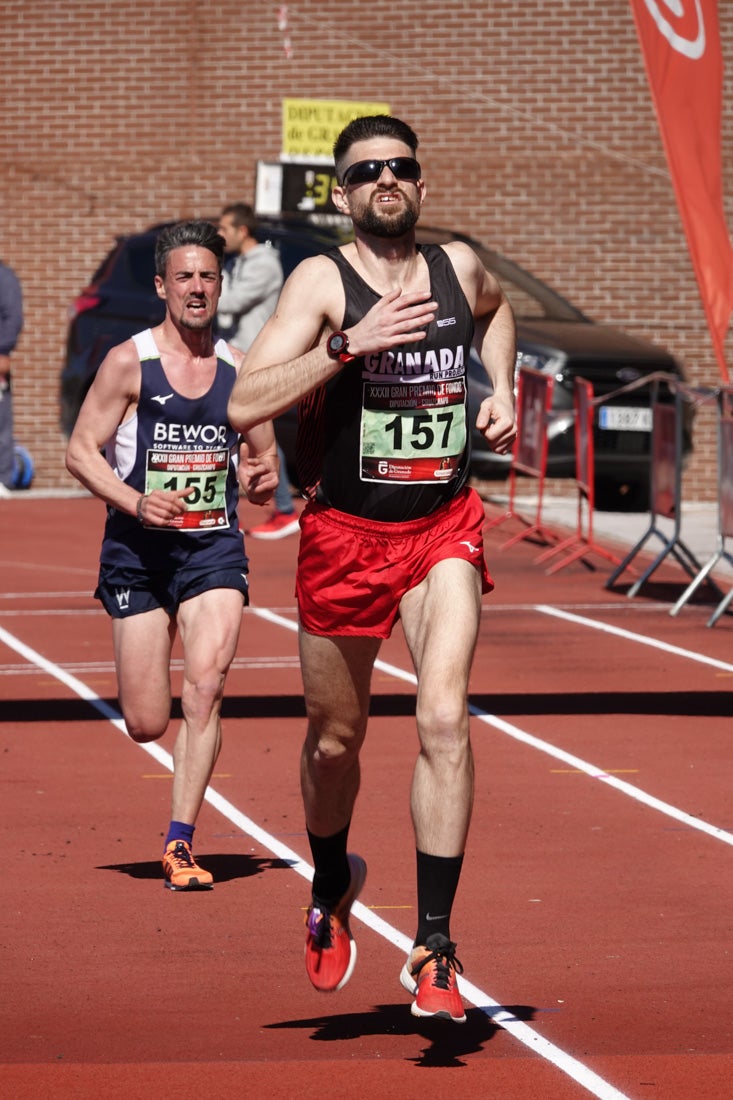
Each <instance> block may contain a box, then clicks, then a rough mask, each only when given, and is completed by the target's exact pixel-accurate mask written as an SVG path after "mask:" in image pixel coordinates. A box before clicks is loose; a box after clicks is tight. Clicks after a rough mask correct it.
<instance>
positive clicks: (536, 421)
mask: <svg viewBox="0 0 733 1100" xmlns="http://www.w3.org/2000/svg"><path fill="white" fill-rule="evenodd" d="M554 382H555V380H554V378H552V377H551V376H550V375H548V374H542V372H541V371H538V370H533V369H532V368H531V367H522V369H521V370H520V371H519V379H518V383H517V438H516V440H515V441H514V449H513V451H512V465H511V470H510V473H509V504H508V507H507V510H506V512H504V513H503V515H500V516H497V517H496V518H495V519H492V520H488V521H487V523H486V525H485V529H486V530H488V529H490V528H492V527H498V526H499V525H500V524H502V523H505V522H506V521H507V520H509V519H516V520H519V522H520V523H522V524H524V528H525V529H524V530H523V531H520V532H519V534H517V535H514V536H513V537H512V538H510V539H508V540H507V541H506V542H504V543H502V544H501V546H500V547H499V549H500V550H504V549H506V548H507V547H508V546H512V545H513V544H514V543H515V542H519V540H520V539H525V538H529V537H530V536H532V537H534V538H535V539H537V540H538V541H541V542H544V543H554V542H557V541H558V536H557V535H556V534H554V532H552V531H548V530H547V529H546V528H545V527H543V525H542V497H543V494H544V485H545V474H546V471H547V446H548V441H547V425H548V421H549V418H550V409H551V407H552V390H553V386H554ZM517 474H521V475H523V476H525V477H529V478H532V479H533V480H534V481H536V483H537V511H536V513H535V517H534V520H532V519H530V518H528V517H526V516H524V515H522V514H521V513H520V512H518V511H517V510H516V508H515V499H516V484H517Z"/></svg>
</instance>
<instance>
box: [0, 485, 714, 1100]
mask: <svg viewBox="0 0 733 1100" xmlns="http://www.w3.org/2000/svg"><path fill="white" fill-rule="evenodd" d="M244 511H245V519H246V520H252V519H253V518H255V510H254V509H252V508H250V507H249V506H245V510H244ZM256 515H257V516H260V515H261V513H256ZM102 518H103V509H102V507H101V505H100V504H99V503H98V502H96V501H94V500H91V499H87V498H85V497H80V498H72V499H68V500H54V499H51V500H39V499H28V500H20V501H18V500H14V501H13V502H12V503H9V502H0V569H1V575H2V594H0V721H1V722H2V724H1V725H0V761H1V764H0V797H1V804H2V808H3V812H2V815H1V817H0V821H1V823H2V846H1V849H0V850H2V852H3V860H4V867H3V876H2V877H3V888H2V895H3V902H2V912H3V922H2V923H3V926H4V931H3V935H2V938H1V939H0V964H1V970H2V978H3V989H4V992H3V996H2V998H1V999H0V1036H1V1037H0V1063H2V1065H0V1096H2V1097H3V1098H6V1097H7V1098H13V1100H16V1098H17V1100H21V1098H26V1097H28V1098H31V1097H32V1098H34V1100H35V1098H37V1097H41V1096H45V1097H67V1096H68V1097H85V1098H86V1097H95V1098H96V1097H110V1098H111V1097H126V1098H138V1097H140V1098H147V1097H153V1098H157V1097H160V1098H167V1097H179V1096H180V1097H188V1096H194V1095H198V1094H200V1093H202V1092H203V1091H206V1093H207V1094H208V1095H210V1096H213V1097H217V1098H219V1097H222V1098H229V1097H249V1096H252V1097H254V1096H267V1097H276V1098H279V1097H316V1096H321V1095H322V1094H324V1093H326V1094H335V1095H339V1096H340V1097H345V1098H352V1097H353V1098H356V1097H366V1096H379V1097H392V1096H394V1097H400V1098H402V1100H409V1098H412V1097H415V1098H417V1097H420V1098H422V1097H424V1096H425V1095H428V1096H433V1097H444V1096H445V1097H448V1096H453V1095H454V1094H456V1093H457V1090H460V1095H461V1096H462V1097H467V1098H469V1100H470V1098H472V1097H479V1096H480V1097H501V1098H503V1100H512V1098H515V1097H517V1098H518V1097H522V1098H525V1097H542V1098H545V1097H548V1098H552V1100H565V1098H568V1100H570V1098H580V1097H587V1096H598V1097H604V1098H608V1100H611V1098H618V1097H628V1098H633V1100H636V1098H646V1097H653V1098H659V1100H691V1098H694V1100H705V1098H710V1100H720V1098H722V1097H724V1096H727V1095H729V1091H728V1090H729V1088H730V1081H731V1079H733V1034H732V1032H733V1012H732V1011H731V1008H732V1005H731V1000H732V998H731V989H733V973H731V912H733V878H732V877H731V873H730V861H731V843H733V802H732V796H731V783H730V757H731V753H730V728H731V723H730V718H731V710H732V707H731V686H733V679H732V678H733V647H732V646H731V631H732V630H733V619H731V618H730V617H728V616H726V617H725V618H724V619H723V620H721V622H720V623H719V624H718V626H717V628H716V629H715V630H710V629H707V628H706V626H705V623H706V622H707V619H708V617H709V614H710V604H709V603H708V604H705V603H704V602H703V597H704V593H702V594H701V595H700V596H699V597H698V600H697V602H693V603H691V604H690V605H689V606H688V607H687V608H686V609H685V612H684V614H683V615H681V616H679V617H677V618H672V617H670V616H669V614H668V610H669V607H670V604H671V602H673V601H674V600H675V599H676V598H677V596H678V595H679V594H680V592H681V591H682V589H683V588H684V587H685V585H686V583H687V578H686V577H685V576H684V575H683V574H682V573H681V571H679V570H678V569H677V567H676V566H674V565H670V566H669V567H663V568H662V569H660V570H659V573H658V574H655V576H654V584H652V585H649V586H647V588H646V589H645V591H644V594H643V596H642V597H637V598H635V599H633V600H629V599H628V598H627V597H626V595H625V588H626V586H624V587H622V588H619V589H618V590H617V591H614V592H608V591H606V590H605V589H604V587H603V582H604V580H605V578H606V576H607V575H608V572H609V571H610V568H611V567H610V565H608V563H606V562H604V561H601V562H599V569H598V571H591V570H589V569H588V568H587V567H585V566H583V565H582V564H580V563H576V564H574V565H571V566H569V567H568V568H566V569H564V570H562V571H561V572H559V573H557V574H555V575H554V576H552V577H548V576H546V575H545V573H544V572H543V566H542V565H538V564H537V562H536V558H537V556H538V554H539V553H540V551H541V549H542V547H538V546H537V545H534V544H530V543H529V542H528V541H527V540H522V541H521V542H519V543H517V544H516V545H515V546H514V547H512V548H510V549H507V550H503V551H500V550H499V547H500V545H501V544H502V543H503V542H505V541H506V539H507V537H508V535H509V534H510V533H512V530H513V529H511V528H510V525H503V526H501V527H500V528H495V529H493V530H491V531H490V532H489V533H488V534H487V556H488V559H489V563H490V568H491V571H492V574H493V576H494V579H495V581H496V585H497V587H496V591H495V593H494V594H493V595H492V596H490V597H488V598H487V599H486V600H485V612H484V617H483V624H482V631H481V637H480V641H479V646H478V650H477V654H476V661H475V665H474V672H473V678H472V685H471V689H472V694H471V704H472V710H473V714H474V718H473V730H472V735H473V744H474V751H475V755H476V762H477V797H476V805H475V811H474V818H473V824H472V830H471V836H470V841H469V848H468V852H467V855H466V860H465V865H464V867H465V869H464V874H463V878H462V882H461V888H460V892H459V897H458V900H457V904H456V908H455V915H454V921H453V933H454V936H455V938H456V939H457V940H458V954H459V957H460V958H461V959H462V961H463V963H464V967H465V974H464V984H463V987H462V988H463V992H464V996H465V998H466V1003H467V1006H468V1022H467V1023H466V1025H465V1026H463V1027H457V1026H452V1025H445V1024H442V1023H438V1022H436V1021H433V1022H430V1021H418V1020H415V1019H414V1018H413V1017H412V1016H411V1015H410V1012H409V998H407V996H406V995H405V994H404V991H402V990H401V988H400V986H399V983H398V974H399V970H400V967H401V965H402V962H403V957H404V954H405V952H406V950H407V948H408V946H409V943H410V938H411V935H412V933H413V931H414V924H415V915H414V909H413V907H414V903H415V898H414V851H413V842H412V834H411V826H410V820H409V811H408V789H409V782H410V775H411V770H412V766H413V762H414V757H415V752H416V736H415V733H414V721H413V692H414V684H413V681H412V670H411V666H410V662H409V658H408V655H407V651H406V648H405V646H404V643H403V641H402V636H401V633H400V632H399V630H397V631H396V632H395V635H394V637H393V638H392V639H391V640H390V641H389V642H388V643H386V644H385V645H384V647H383V650H382V654H381V661H380V664H379V666H378V668H377V670H376V671H375V676H374V683H373V689H374V699H373V707H372V719H371V724H370V730H369V735H368V738H367V745H366V749H365V752H364V759H363V781H362V791H361V795H360V799H359V802H358V805H357V811H356V815H355V820H354V825H353V829H352V841H351V843H352V847H353V848H354V850H356V851H359V852H361V853H362V854H363V855H364V857H365V858H366V860H367V862H368V864H369V877H368V879H367V883H366V886H365V889H364V893H363V895H362V898H361V903H362V904H360V905H357V907H356V909H355V918H356V919H355V920H354V929H355V934H356V938H357V942H358V947H359V960H358V963H357V968H356V971H355V974H354V977H353V978H352V980H351V982H350V983H349V985H348V986H347V987H346V988H345V989H344V990H342V991H341V992H340V993H338V994H335V995H333V996H325V997H324V996H320V995H318V994H316V993H315V991H314V990H312V989H311V987H310V985H309V983H308V981H307V979H306V977H305V973H304V971H303V965H302V952H303V946H302V945H303V936H304V931H303V910H304V907H305V905H306V904H307V900H308V885H307V882H306V879H307V878H308V877H309V874H310V868H309V866H308V859H309V853H308V846H307V842H306V838H305V833H304V827H303V820H302V809H301V803H300V794H299V788H298V755H299V751H300V743H301V739H302V735H303V724H304V723H303V702H302V695H301V686H300V678H299V671H298V663H297V639H296V634H295V631H294V626H295V621H296V614H295V607H294V599H293V573H294V562H295V554H296V548H297V539H296V538H289V539H285V540H282V541H280V542H270V543H264V542H255V541H251V542H250V544H249V553H250V558H251V570H252V578H251V579H252V601H253V606H252V607H251V608H250V609H248V610H247V611H246V612H245V617H244V626H243V630H242V637H241V642H240V647H239V655H238V657H237V659H236V661H235V664H234V666H233V668H232V672H231V674H230V678H229V682H228V691H227V702H226V707H225V733H224V748H223V751H222V754H221V757H220V759H219V763H218V765H217V768H216V771H215V775H214V778H213V780H212V784H211V801H210V802H207V803H206V804H205V806H204V808H203V811H202V814H201V817H200V819H199V827H198V831H197V853H198V855H199V857H200V859H201V862H202V863H203V864H204V865H205V866H207V867H208V868H210V869H211V870H212V872H213V873H214V876H215V879H216V888H215V889H214V890H213V891H212V892H211V893H205V894H194V895H190V896H189V895H185V894H184V895H182V894H173V893H171V892H170V891H167V890H165V889H164V888H163V886H162V880H161V878H160V865H159V856H160V849H161V845H162V832H163V830H164V828H165V826H166V824H167V820H168V816H169V802H170V770H169V757H168V755H167V754H168V752H169V751H170V748H171V745H172V741H173V734H174V731H175V725H176V723H175V721H174V722H172V723H171V727H170V729H169V731H168V733H167V734H166V737H165V738H164V739H163V741H162V742H161V743H160V744H159V745H158V746H155V747H153V749H152V750H151V752H148V751H145V750H144V749H143V748H141V747H139V746H136V745H134V744H133V743H132V742H131V741H130V740H129V739H128V738H127V737H126V735H125V734H124V732H123V729H122V727H121V723H120V721H119V719H118V716H117V712H116V698H115V695H116V686H115V678H114V671H113V666H112V658H111V645H110V630H109V623H108V620H107V618H106V616H105V615H104V613H103V612H102V611H101V610H100V609H99V608H98V605H97V604H96V603H95V601H94V600H93V599H92V598H91V596H90V593H91V591H92V590H93V587H94V582H95V576H96V562H97V556H98V551H99V540H100V536H101V526H102ZM616 549H618V547H617V548H616ZM629 583H630V582H629ZM446 613H450V609H446ZM176 675H178V671H176Z"/></svg>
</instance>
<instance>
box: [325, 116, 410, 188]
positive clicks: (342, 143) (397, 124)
mask: <svg viewBox="0 0 733 1100" xmlns="http://www.w3.org/2000/svg"><path fill="white" fill-rule="evenodd" d="M377 137H389V138H394V139H395V140H396V141H401V142H402V144H403V145H406V146H407V147H408V149H410V150H412V155H413V156H415V154H416V153H417V147H418V145H419V141H418V138H417V134H416V133H415V131H414V130H413V129H412V127H411V126H408V125H407V123H406V122H402V121H401V120H400V119H399V118H393V117H392V115H363V116H362V117H360V118H352V120H351V122H349V123H348V125H346V126H345V127H344V128H343V130H342V131H341V133H340V134H339V136H338V137H337V138H336V141H335V143H334V146H333V159H334V162H335V165H336V175H337V176H338V178H339V180H340V179H341V169H342V165H343V162H344V159H345V158H346V154H347V153H348V151H349V149H350V148H351V146H352V145H353V144H354V143H355V142H357V141H369V140H370V138H377Z"/></svg>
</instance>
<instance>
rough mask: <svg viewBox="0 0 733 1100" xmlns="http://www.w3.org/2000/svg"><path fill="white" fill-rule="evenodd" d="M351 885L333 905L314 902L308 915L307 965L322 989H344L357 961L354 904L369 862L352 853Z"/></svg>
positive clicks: (349, 858)
mask: <svg viewBox="0 0 733 1100" xmlns="http://www.w3.org/2000/svg"><path fill="white" fill-rule="evenodd" d="M348 860H349V867H350V869H351V882H350V883H349V889H348V890H347V891H346V893H345V894H344V896H343V897H342V898H341V900H340V901H339V902H338V904H337V905H335V906H334V908H333V909H319V908H318V907H317V906H315V905H311V907H310V909H309V910H308V915H307V916H306V927H307V929H308V931H307V934H306V940H305V969H306V972H307V974H308V977H309V978H310V980H311V981H312V983H313V985H314V986H315V987H316V989H318V990H319V991H320V992H321V993H333V992H335V991H336V990H337V989H343V987H344V986H345V985H346V983H347V982H348V980H349V978H350V977H351V975H352V974H353V973H354V966H355V965H356V944H355V942H354V938H353V936H352V935H351V930H350V929H349V914H350V912H351V907H352V905H353V904H354V902H355V901H356V899H357V898H358V896H359V894H360V893H361V889H362V887H363V885H364V881H365V879H366V871H367V869H366V863H365V862H364V860H363V859H362V858H361V856H357V855H353V854H351V853H350V854H349V856H348Z"/></svg>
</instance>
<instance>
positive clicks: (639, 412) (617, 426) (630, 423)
mask: <svg viewBox="0 0 733 1100" xmlns="http://www.w3.org/2000/svg"><path fill="white" fill-rule="evenodd" d="M598 427H599V428H609V429H611V430H613V431H616V432H650V431H651V430H652V410H651V409H650V408H646V409H634V408H630V407H627V406H623V405H601V407H600V409H599V410H598Z"/></svg>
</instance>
